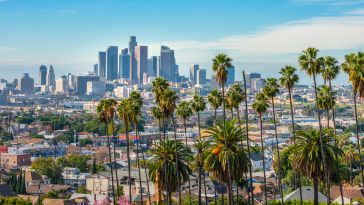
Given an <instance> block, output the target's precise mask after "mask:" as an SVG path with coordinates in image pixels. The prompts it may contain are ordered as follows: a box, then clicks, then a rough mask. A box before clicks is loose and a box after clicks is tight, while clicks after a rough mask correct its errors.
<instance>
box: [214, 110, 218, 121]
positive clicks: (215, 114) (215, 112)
mask: <svg viewBox="0 0 364 205" xmlns="http://www.w3.org/2000/svg"><path fill="white" fill-rule="evenodd" d="M214 116H215V117H214V118H215V122H214V123H215V124H216V121H217V109H214Z"/></svg>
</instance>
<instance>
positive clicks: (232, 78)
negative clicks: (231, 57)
mask: <svg viewBox="0 0 364 205" xmlns="http://www.w3.org/2000/svg"><path fill="white" fill-rule="evenodd" d="M227 72H228V75H227V78H226V85H227V86H229V85H232V84H234V82H235V67H234V66H232V67H230V68H227Z"/></svg>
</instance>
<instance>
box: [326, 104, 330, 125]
mask: <svg viewBox="0 0 364 205" xmlns="http://www.w3.org/2000/svg"><path fill="white" fill-rule="evenodd" d="M326 114H327V116H326V119H327V129H330V110H329V108H326Z"/></svg>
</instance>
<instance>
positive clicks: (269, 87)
mask: <svg viewBox="0 0 364 205" xmlns="http://www.w3.org/2000/svg"><path fill="white" fill-rule="evenodd" d="M263 93H264V94H265V95H266V96H267V97H268V98H270V100H271V103H272V108H273V123H274V133H275V138H276V147H277V157H278V168H279V172H278V183H279V191H280V195H281V203H282V204H283V187H282V167H281V158H280V155H279V147H278V133H277V122H276V110H275V107H274V98H275V97H276V96H277V94H278V93H279V84H278V80H277V79H275V78H267V82H266V85H265V86H264V87H263ZM272 151H273V150H272Z"/></svg>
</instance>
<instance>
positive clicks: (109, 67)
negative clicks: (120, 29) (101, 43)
mask: <svg viewBox="0 0 364 205" xmlns="http://www.w3.org/2000/svg"><path fill="white" fill-rule="evenodd" d="M115 79H118V47H117V46H109V47H108V48H107V50H106V80H115Z"/></svg>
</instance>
